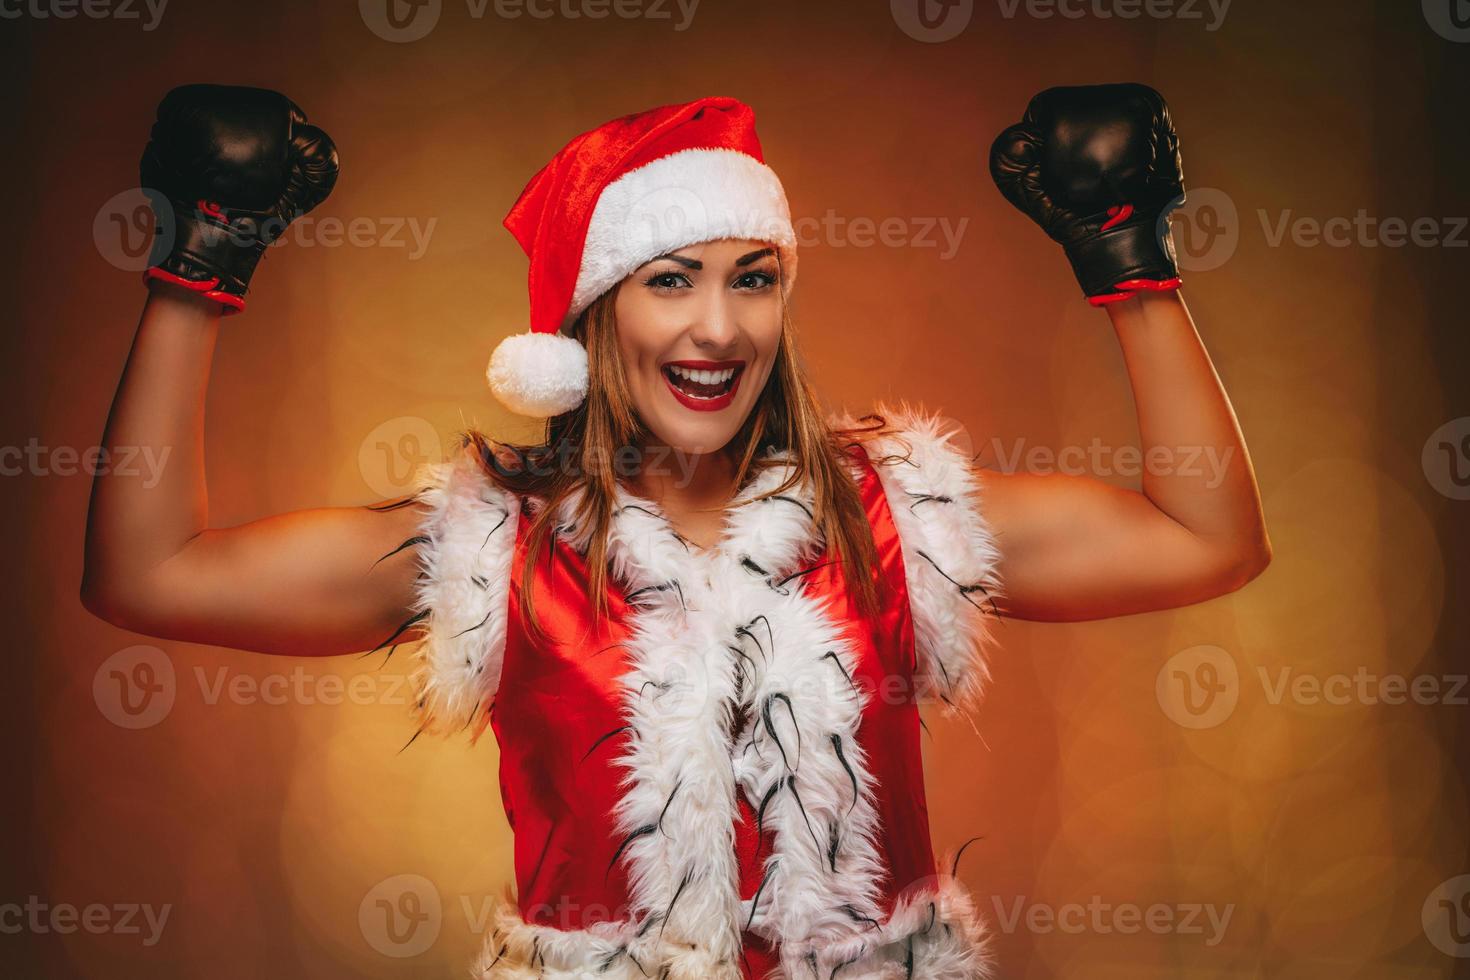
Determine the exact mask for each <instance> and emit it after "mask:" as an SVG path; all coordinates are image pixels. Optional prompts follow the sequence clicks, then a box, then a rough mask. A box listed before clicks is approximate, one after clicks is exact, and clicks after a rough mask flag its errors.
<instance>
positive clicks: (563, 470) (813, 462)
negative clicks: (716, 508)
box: [464, 287, 885, 632]
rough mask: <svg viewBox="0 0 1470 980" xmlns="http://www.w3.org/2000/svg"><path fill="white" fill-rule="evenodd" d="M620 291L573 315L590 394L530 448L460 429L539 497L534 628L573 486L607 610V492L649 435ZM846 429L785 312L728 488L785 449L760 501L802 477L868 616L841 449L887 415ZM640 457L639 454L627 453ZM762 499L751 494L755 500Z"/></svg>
mask: <svg viewBox="0 0 1470 980" xmlns="http://www.w3.org/2000/svg"><path fill="white" fill-rule="evenodd" d="M616 296H617V288H616V287H615V288H613V289H610V290H608V291H607V292H605V293H603V294H602V295H601V296H600V297H598V298H597V299H596V300H594V301H593V303H592V304H591V305H590V306H589V307H588V308H587V309H586V310H585V311H583V313H582V314H581V316H580V317H578V319H577V321H576V324H575V326H574V328H573V333H574V335H575V336H576V338H577V339H578V340H580V341H581V342H582V343H583V344H584V345H585V346H586V348H587V360H588V371H589V375H590V377H589V383H588V392H587V398H586V399H585V400H584V401H583V402H582V403H581V404H580V405H578V406H577V407H576V408H574V409H572V410H571V411H570V412H565V413H563V414H561V415H557V416H553V417H552V418H550V419H548V420H547V422H546V436H545V438H544V439H543V440H542V441H541V442H539V443H536V444H534V445H516V444H512V443H507V442H501V441H498V440H493V439H490V438H488V437H486V436H485V435H484V434H482V433H481V432H479V431H477V430H470V431H468V432H467V433H465V437H464V438H465V441H466V442H467V443H469V444H472V445H474V446H475V448H476V450H477V451H478V457H479V460H480V463H481V466H482V467H483V468H484V469H485V472H486V473H487V474H488V475H489V476H490V478H491V479H493V480H494V481H495V482H496V483H498V484H499V485H500V486H502V487H504V488H505V489H507V490H509V491H510V492H512V493H515V494H517V495H519V496H522V497H525V496H532V497H536V498H539V500H540V501H541V502H542V503H543V505H542V506H540V508H539V509H538V510H537V511H536V515H535V517H534V519H533V520H532V523H531V527H530V529H529V531H528V536H527V541H526V547H525V566H524V581H525V582H526V583H527V589H526V592H525V594H524V595H523V596H522V599H523V612H524V614H525V616H526V621H527V623H528V624H529V626H530V628H531V629H532V630H533V631H536V632H539V631H540V627H539V624H538V622H537V619H536V613H535V600H534V597H533V596H532V595H531V592H532V590H531V588H530V587H529V583H531V582H532V581H533V576H532V571H533V569H534V567H535V563H536V560H537V557H538V556H539V555H540V554H541V549H542V548H545V547H547V546H548V543H549V542H548V536H549V535H551V534H552V533H553V531H554V530H555V529H556V524H557V515H558V511H559V509H560V505H561V504H562V503H563V502H564V501H565V500H566V499H567V497H568V496H570V495H571V494H572V493H573V492H574V491H576V490H577V489H578V488H579V487H585V491H586V492H584V493H583V494H582V495H581V499H580V501H579V503H578V506H577V509H576V511H575V512H574V515H573V516H572V518H571V521H572V523H573V525H574V526H575V527H577V528H579V529H581V531H583V532H585V533H587V534H588V538H587V570H588V583H587V586H588V592H589V596H588V597H589V599H591V601H592V602H593V606H594V609H595V610H596V615H598V616H601V615H603V614H604V613H605V612H606V595H605V586H606V579H607V538H608V532H609V530H610V528H611V526H612V518H613V507H614V500H615V497H614V493H615V489H616V486H617V481H618V473H617V471H616V467H615V463H614V460H616V459H620V458H627V456H626V453H627V451H628V450H629V449H630V448H633V449H636V447H638V446H640V445H641V444H642V440H643V439H644V437H645V435H646V430H645V429H644V427H643V425H642V423H641V422H640V421H639V419H638V418H637V416H636V414H635V413H634V411H633V405H632V399H631V397H630V395H629V393H628V384H627V377H626V375H625V374H624V372H623V359H622V356H621V354H620V352H619V349H618V342H617V320H616V316H615V314H614V299H615V298H616ZM858 421H859V423H861V424H859V425H857V426H854V427H851V428H833V427H831V426H829V425H828V423H827V422H826V421H825V419H824V418H823V416H822V413H821V409H820V407H819V405H818V402H817V397H816V393H815V392H814V391H813V390H812V387H811V384H810V382H808V380H807V377H806V373H805V370H804V369H803V366H802V363H801V359H800V357H799V356H798V354H797V349H796V338H795V333H794V330H793V327H792V323H791V318H790V315H789V311H788V310H787V308H786V307H785V306H784V305H783V307H782V329H781V339H780V343H779V346H778V348H777V352H776V360H775V364H774V365H773V366H772V370H771V375H770V378H769V379H768V380H767V382H766V387H765V389H764V390H763V391H762V392H761V396H760V398H759V399H758V400H757V402H756V404H755V407H754V408H753V409H752V411H751V413H750V415H749V417H748V418H747V419H746V420H745V423H744V425H742V426H741V428H740V431H739V432H737V433H736V435H735V437H734V438H733V439H732V440H731V441H730V444H729V446H728V447H727V451H728V452H731V453H733V454H736V455H737V456H738V459H739V465H738V467H737V469H736V475H735V486H736V487H740V486H744V485H745V482H746V479H747V477H749V476H751V475H753V472H754V471H756V470H758V469H760V468H761V467H762V465H763V461H762V456H763V454H765V453H767V452H770V451H778V452H779V451H785V450H790V451H791V456H792V461H793V463H794V465H793V467H792V474H791V476H790V477H789V478H788V479H786V480H785V481H783V482H782V484H781V485H780V486H779V487H777V488H775V489H774V490H772V491H770V492H769V493H766V494H762V495H761V497H766V496H774V495H775V494H779V493H785V492H786V491H788V490H790V489H792V488H793V487H795V486H797V485H798V484H799V483H802V482H805V483H806V485H807V486H809V487H810V488H811V492H812V497H813V505H814V506H813V519H814V522H815V525H816V529H817V531H818V533H819V534H820V536H821V538H822V540H823V541H825V542H826V544H827V548H828V557H829V559H831V560H837V561H841V562H842V563H843V565H844V570H845V572H846V576H845V577H846V581H847V582H848V584H849V587H850V588H851V589H852V591H853V593H854V598H855V599H856V601H857V604H858V608H859V609H861V610H864V611H868V612H871V611H872V610H874V609H875V608H876V607H877V605H878V603H879V600H880V587H881V584H880V582H879V577H878V576H877V575H876V573H875V569H876V567H877V555H876V546H875V545H874V542H873V532H872V528H871V527H870V526H869V524H868V519H867V514H866V513H865V511H864V508H863V504H862V500H861V499H860V497H859V495H858V489H857V486H856V484H855V483H854V482H853V479H852V476H851V475H850V473H849V471H848V470H847V468H846V466H845V465H844V463H843V462H842V455H843V454H844V453H845V452H846V450H847V447H849V446H851V445H853V444H855V443H857V442H859V441H861V440H863V439H865V438H871V437H872V436H873V435H875V434H877V433H878V432H880V431H882V430H883V429H884V428H885V423H884V420H883V419H881V418H879V417H877V416H865V417H864V418H863V419H860V420H858ZM635 458H636V457H635ZM757 499H759V498H757Z"/></svg>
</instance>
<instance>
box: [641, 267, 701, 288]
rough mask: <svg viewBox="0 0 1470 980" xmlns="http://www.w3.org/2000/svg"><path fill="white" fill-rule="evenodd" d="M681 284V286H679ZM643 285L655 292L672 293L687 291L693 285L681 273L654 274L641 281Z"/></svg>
mask: <svg viewBox="0 0 1470 980" xmlns="http://www.w3.org/2000/svg"><path fill="white" fill-rule="evenodd" d="M681 284H682V285H681ZM643 285H645V286H647V287H648V288H650V289H652V290H654V291H655V292H664V293H667V292H673V291H674V290H676V289H688V288H690V286H692V285H693V284H692V283H690V281H689V277H688V276H686V275H684V273H682V272H655V273H654V274H653V275H651V276H649V277H648V278H647V279H645V280H643Z"/></svg>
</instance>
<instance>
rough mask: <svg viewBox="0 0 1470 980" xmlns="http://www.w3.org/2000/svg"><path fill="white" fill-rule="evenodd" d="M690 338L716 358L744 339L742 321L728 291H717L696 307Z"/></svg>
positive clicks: (690, 326)
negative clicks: (741, 336) (742, 336)
mask: <svg viewBox="0 0 1470 980" xmlns="http://www.w3.org/2000/svg"><path fill="white" fill-rule="evenodd" d="M694 314H695V315H694V321H693V322H692V323H691V324H690V325H689V338H690V339H691V340H693V341H694V343H695V345H696V346H697V347H699V349H700V350H702V351H706V352H708V353H709V354H710V355H711V358H712V359H718V358H719V357H720V356H722V355H728V354H729V353H731V352H733V351H734V350H735V346H736V344H737V343H738V342H739V340H740V323H739V320H738V317H737V314H736V311H735V307H734V304H733V303H732V302H731V297H730V295H729V293H728V291H727V290H723V289H721V290H714V291H712V292H711V294H710V295H709V296H708V297H706V298H705V300H704V302H702V303H700V304H699V305H698V306H697V307H696V308H695V310H694Z"/></svg>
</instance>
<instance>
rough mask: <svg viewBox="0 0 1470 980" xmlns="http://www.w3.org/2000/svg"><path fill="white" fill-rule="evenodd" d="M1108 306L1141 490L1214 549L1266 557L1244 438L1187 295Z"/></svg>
mask: <svg viewBox="0 0 1470 980" xmlns="http://www.w3.org/2000/svg"><path fill="white" fill-rule="evenodd" d="M1105 309H1106V310H1107V311H1108V315H1109V317H1110V318H1111V320H1112V323H1113V328H1114V330H1115V331H1116V332H1117V335H1118V340H1119V342H1120V344H1121V345H1122V348H1123V356H1124V359H1125V361H1126V363H1127V368H1128V375H1129V379H1130V381H1131V383H1132V386H1133V396H1134V401H1135V404H1136V407H1137V413H1138V428H1139V435H1140V438H1141V440H1142V447H1141V448H1142V452H1143V459H1144V464H1145V465H1144V471H1143V485H1142V490H1143V493H1144V495H1145V496H1147V497H1148V499H1149V500H1150V501H1151V502H1152V503H1153V504H1154V506H1156V507H1157V508H1158V509H1159V510H1160V511H1162V512H1163V513H1164V514H1166V515H1168V516H1169V517H1170V518H1172V519H1173V520H1174V521H1175V522H1177V523H1178V524H1180V525H1181V526H1182V527H1184V528H1186V529H1187V530H1189V531H1190V532H1191V533H1193V534H1194V535H1195V536H1196V537H1197V538H1199V539H1200V540H1201V541H1202V542H1204V543H1206V544H1207V545H1209V546H1211V547H1218V548H1220V549H1222V551H1223V552H1225V553H1228V554H1231V555H1240V556H1244V557H1251V556H1255V555H1257V554H1261V555H1264V554H1266V553H1268V552H1269V545H1268V543H1267V539H1266V531H1265V525H1264V522H1263V520H1262V516H1261V502H1260V493H1259V490H1258V488H1257V486H1256V479H1255V473H1254V470H1253V468H1252V466H1251V461H1250V456H1249V453H1248V452H1247V450H1246V445H1245V440H1244V438H1243V436H1242V435H1241V431H1240V426H1239V423H1238V422H1237V420H1236V417H1235V411H1234V409H1232V408H1231V405H1230V399H1229V397H1228V396H1227V395H1226V393H1225V389H1224V386H1223V385H1222V384H1221V382H1220V379H1219V377H1218V375H1216V373H1215V369H1214V365H1213V364H1212V363H1211V361H1210V356H1209V354H1208V352H1207V351H1206V350H1205V346H1204V343H1203V342H1202V341H1201V340H1200V337H1199V334H1198V333H1197V332H1196V330H1195V327H1194V322H1193V320H1192V319H1191V318H1190V315H1189V310H1188V309H1187V308H1186V306H1185V304H1184V300H1183V299H1182V298H1181V297H1180V296H1179V294H1178V293H1177V292H1168V293H1159V294H1142V295H1139V296H1136V297H1134V298H1132V299H1128V300H1124V301H1121V302H1116V303H1110V304H1108V305H1107V306H1106V307H1105Z"/></svg>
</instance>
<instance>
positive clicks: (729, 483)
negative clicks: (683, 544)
mask: <svg viewBox="0 0 1470 980" xmlns="http://www.w3.org/2000/svg"><path fill="white" fill-rule="evenodd" d="M644 460H645V465H644V466H643V467H641V468H640V469H639V471H638V473H637V474H636V475H634V476H633V477H632V478H631V482H632V484H633V486H634V488H635V490H636V491H637V492H638V493H639V494H641V495H642V496H644V497H646V498H648V499H649V500H652V501H655V502H657V503H659V504H660V505H662V506H665V507H669V508H672V509H675V510H679V511H687V510H703V509H706V508H710V509H723V508H724V507H725V506H726V505H727V504H728V503H729V502H730V498H731V496H732V495H733V494H734V492H735V468H736V465H737V461H736V459H735V458H734V456H733V455H732V454H731V453H729V452H728V451H726V450H724V449H721V450H716V451H715V452H712V453H687V452H680V451H678V450H675V449H670V448H669V447H668V446H665V445H662V444H660V443H647V444H645V446H644Z"/></svg>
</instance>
